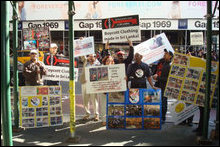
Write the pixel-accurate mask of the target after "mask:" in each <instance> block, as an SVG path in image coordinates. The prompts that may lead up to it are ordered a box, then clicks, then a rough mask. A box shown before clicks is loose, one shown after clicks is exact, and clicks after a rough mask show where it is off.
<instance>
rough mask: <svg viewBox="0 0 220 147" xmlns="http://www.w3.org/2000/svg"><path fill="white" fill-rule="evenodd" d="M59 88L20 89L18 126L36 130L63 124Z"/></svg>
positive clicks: (25, 87) (29, 87)
mask: <svg viewBox="0 0 220 147" xmlns="http://www.w3.org/2000/svg"><path fill="white" fill-rule="evenodd" d="M61 94H62V90H61V87H60V86H23V87H20V99H19V103H20V112H21V113H20V125H21V126H22V127H23V128H38V127H47V126H57V125H62V124H63V114H62V97H61Z"/></svg>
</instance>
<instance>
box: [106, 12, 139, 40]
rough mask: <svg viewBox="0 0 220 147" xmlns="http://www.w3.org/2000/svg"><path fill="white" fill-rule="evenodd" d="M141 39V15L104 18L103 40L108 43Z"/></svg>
mask: <svg viewBox="0 0 220 147" xmlns="http://www.w3.org/2000/svg"><path fill="white" fill-rule="evenodd" d="M127 38H128V39H129V40H131V41H141V32H140V26H139V16H138V15H131V16H123V17H114V18H108V19H103V20H102V41H103V43H106V42H107V41H109V42H110V43H117V42H127Z"/></svg>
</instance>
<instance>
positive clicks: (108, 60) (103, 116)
mask: <svg viewBox="0 0 220 147" xmlns="http://www.w3.org/2000/svg"><path fill="white" fill-rule="evenodd" d="M102 64H104V65H113V64H115V63H114V59H113V57H112V56H110V55H108V56H105V58H104V59H103V60H102ZM100 102H101V113H100V115H101V119H102V125H103V126H105V125H106V93H100Z"/></svg>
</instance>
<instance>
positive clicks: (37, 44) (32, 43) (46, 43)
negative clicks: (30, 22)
mask: <svg viewBox="0 0 220 147" xmlns="http://www.w3.org/2000/svg"><path fill="white" fill-rule="evenodd" d="M23 38H24V49H25V50H26V49H27V50H32V49H39V50H40V51H48V50H49V48H50V33H49V28H47V27H38V28H26V29H23Z"/></svg>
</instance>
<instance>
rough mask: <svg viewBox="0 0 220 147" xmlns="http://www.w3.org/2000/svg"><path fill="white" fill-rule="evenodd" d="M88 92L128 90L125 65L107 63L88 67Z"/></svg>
mask: <svg viewBox="0 0 220 147" xmlns="http://www.w3.org/2000/svg"><path fill="white" fill-rule="evenodd" d="M86 81H87V83H86V92H87V93H105V92H119V91H126V89H127V87H126V80H125V65H124V64H116V65H108V66H107V65H105V66H94V67H87V68H86Z"/></svg>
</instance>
